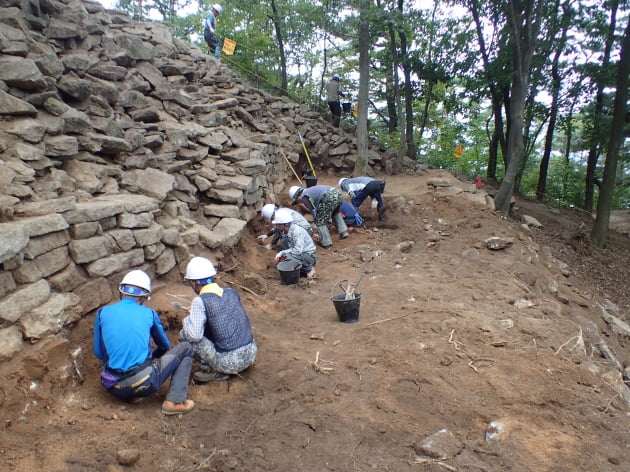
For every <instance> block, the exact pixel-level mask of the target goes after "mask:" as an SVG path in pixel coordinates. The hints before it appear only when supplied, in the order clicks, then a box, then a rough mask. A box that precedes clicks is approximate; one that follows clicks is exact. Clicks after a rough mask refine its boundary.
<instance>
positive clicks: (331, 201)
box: [314, 188, 348, 248]
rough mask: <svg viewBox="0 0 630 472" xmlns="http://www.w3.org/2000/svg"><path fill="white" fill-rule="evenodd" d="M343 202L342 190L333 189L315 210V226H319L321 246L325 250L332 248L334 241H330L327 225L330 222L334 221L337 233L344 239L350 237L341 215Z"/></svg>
mask: <svg viewBox="0 0 630 472" xmlns="http://www.w3.org/2000/svg"><path fill="white" fill-rule="evenodd" d="M342 201H343V195H342V193H341V190H339V189H337V188H333V189H330V190H328V191H327V192H326V193H324V194H323V195H322V197H321V198H320V199H319V202H318V203H317V207H316V208H315V218H314V220H315V226H317V230H318V231H319V237H320V244H321V245H322V246H323V247H325V248H327V247H330V246H332V240H331V239H330V233H329V231H328V225H327V223H328V221H329V220H332V221H333V223H334V224H335V226H336V227H337V231H338V232H339V234H340V235H342V237H346V236H347V235H348V226H347V225H346V222H345V221H344V219H343V217H342V216H341V215H340V214H339V210H340V209H341V202H342Z"/></svg>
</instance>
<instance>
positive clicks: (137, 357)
mask: <svg viewBox="0 0 630 472" xmlns="http://www.w3.org/2000/svg"><path fill="white" fill-rule="evenodd" d="M118 290H119V291H120V293H121V300H120V301H119V302H118V303H116V304H114V305H108V306H106V307H103V308H101V309H100V310H98V312H97V313H96V317H95V319H94V355H96V357H98V358H99V359H101V360H102V361H103V364H104V367H105V369H104V370H103V372H102V373H101V384H102V385H103V387H105V388H106V389H107V391H108V392H109V393H111V394H112V395H114V396H116V397H118V398H122V399H123V400H127V401H131V400H133V399H135V398H140V397H148V396H149V395H152V394H154V393H156V392H157V391H158V390H160V387H161V386H162V384H163V383H164V382H166V380H168V379H169V378H170V379H171V383H170V385H169V387H168V392H167V393H166V400H165V401H164V403H162V413H164V414H165V415H177V414H180V413H187V412H189V411H191V410H192V409H193V408H194V407H195V402H193V401H192V400H189V399H186V396H187V395H188V380H189V378H190V371H191V369H192V362H193V358H192V355H193V351H192V348H191V346H190V344H188V343H186V342H182V343H179V344H178V345H177V346H175V347H174V348H173V349H170V342H169V340H168V338H167V337H166V333H165V332H164V328H163V326H162V323H161V322H160V318H159V317H158V314H157V313H156V312H155V310H153V309H151V308H149V307H146V306H143V303H144V302H145V301H146V300H148V299H149V296H150V295H151V279H150V278H149V276H148V275H147V274H146V273H145V272H143V271H141V270H132V271H131V272H129V273H128V274H127V275H125V277H124V278H123V279H122V282H121V283H120V285H119V287H118ZM151 340H153V341H154V342H155V344H156V345H157V347H156V348H155V349H154V350H153V351H151V349H150V342H151Z"/></svg>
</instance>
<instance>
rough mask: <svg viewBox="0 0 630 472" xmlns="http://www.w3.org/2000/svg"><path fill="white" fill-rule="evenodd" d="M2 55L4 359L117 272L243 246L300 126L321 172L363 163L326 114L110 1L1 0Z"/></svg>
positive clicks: (83, 306) (296, 151) (280, 180)
mask: <svg viewBox="0 0 630 472" xmlns="http://www.w3.org/2000/svg"><path fill="white" fill-rule="evenodd" d="M0 52H1V53H2V54H1V55H0V120H1V121H2V127H1V128H0V263H1V264H2V267H1V269H2V270H1V271H0V359H3V358H4V359H6V358H11V357H12V356H13V355H14V354H15V353H16V352H18V351H19V350H20V349H21V347H22V346H23V344H24V340H28V341H35V340H38V339H42V338H44V337H46V336H48V335H51V334H55V333H58V332H59V331H60V330H61V329H62V328H63V327H64V326H67V325H68V324H70V323H73V322H75V321H76V320H78V319H79V318H80V317H82V316H83V315H84V314H86V313H89V312H90V311H91V310H94V309H95V308H97V307H99V306H101V305H103V304H105V303H108V302H109V301H110V300H111V299H112V297H113V292H112V287H115V285H116V284H117V282H118V281H119V280H120V277H121V274H120V273H121V271H125V270H128V269H129V268H132V267H141V268H143V269H144V270H146V271H148V272H149V273H151V274H152V275H157V276H159V275H163V274H167V273H168V272H170V271H172V270H178V267H179V265H180V264H183V263H185V261H187V260H188V259H189V257H190V256H191V254H194V253H195V252H199V250H217V251H218V250H223V249H225V248H230V247H233V246H235V245H236V244H237V243H238V241H239V239H240V237H241V235H242V233H243V231H244V229H245V227H246V225H247V222H248V221H249V220H251V219H252V218H253V217H254V216H255V215H256V213H257V211H258V210H259V209H260V207H261V206H262V204H263V203H264V202H273V201H275V200H276V194H278V192H280V191H283V189H284V187H285V182H286V180H287V179H288V178H290V177H291V176H292V174H291V173H290V172H289V167H288V164H287V161H289V162H291V163H292V164H294V165H296V164H298V162H300V159H303V156H301V155H300V153H301V152H302V145H301V142H300V141H299V138H298V136H297V134H298V133H297V132H298V131H300V133H301V134H302V136H303V137H304V139H305V141H306V143H307V146H308V147H309V152H310V153H311V157H312V158H313V159H314V160H315V162H316V165H317V166H318V168H320V169H326V168H328V169H330V170H336V171H343V172H346V173H349V172H351V169H352V167H353V166H354V161H355V156H356V146H355V143H354V142H353V141H352V137H351V136H349V135H346V134H345V133H343V132H339V131H338V130H335V129H334V128H332V127H330V126H329V125H328V124H327V123H326V122H325V121H324V120H323V119H322V117H321V116H320V115H319V114H318V113H315V112H312V111H309V110H308V109H306V108H305V107H303V106H301V105H299V104H296V103H293V102H291V101H290V100H288V99H285V98H278V97H273V96H270V95H268V94H266V93H264V92H262V91H260V90H258V89H255V88H252V87H251V86H249V85H247V84H246V83H244V82H243V81H242V80H241V79H240V78H239V77H238V76H237V75H236V74H235V73H233V72H232V71H231V70H230V69H228V68H227V67H225V66H223V65H222V64H221V62H220V60H218V59H216V58H214V57H210V56H207V55H205V54H204V53H202V51H200V50H199V49H197V48H196V47H194V46H191V45H190V44H188V43H185V42H184V41H181V40H179V39H177V38H173V36H172V34H171V32H170V31H169V30H168V29H167V28H166V27H164V26H163V25H161V24H158V23H133V22H131V21H130V19H129V17H127V16H126V15H124V14H121V13H117V12H113V11H106V10H104V9H103V7H102V6H101V5H100V4H99V3H93V2H89V1H85V2H81V1H80V0H67V1H58V0H8V1H6V2H3V8H0ZM368 158H369V164H370V168H371V170H370V172H372V173H375V172H378V171H383V170H385V168H386V160H385V158H384V157H382V156H381V154H379V153H378V152H377V151H376V150H374V149H371V150H370V152H369V156H368Z"/></svg>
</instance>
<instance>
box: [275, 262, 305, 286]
mask: <svg viewBox="0 0 630 472" xmlns="http://www.w3.org/2000/svg"><path fill="white" fill-rule="evenodd" d="M276 267H277V268H278V272H279V273H280V280H282V284H283V285H295V284H297V283H298V282H299V281H300V271H301V270H302V265H301V264H300V263H297V262H291V261H282V262H280V263H279V264H278V265H277V266H276Z"/></svg>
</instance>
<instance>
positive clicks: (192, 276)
mask: <svg viewBox="0 0 630 472" xmlns="http://www.w3.org/2000/svg"><path fill="white" fill-rule="evenodd" d="M215 275H217V270H216V269H215V268H214V264H213V263H212V262H210V260H209V259H206V258H205V257H193V258H192V259H191V260H190V262H189V263H188V265H187V266H186V275H185V276H184V278H185V279H186V280H203V279H208V278H210V277H214V276H215Z"/></svg>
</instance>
